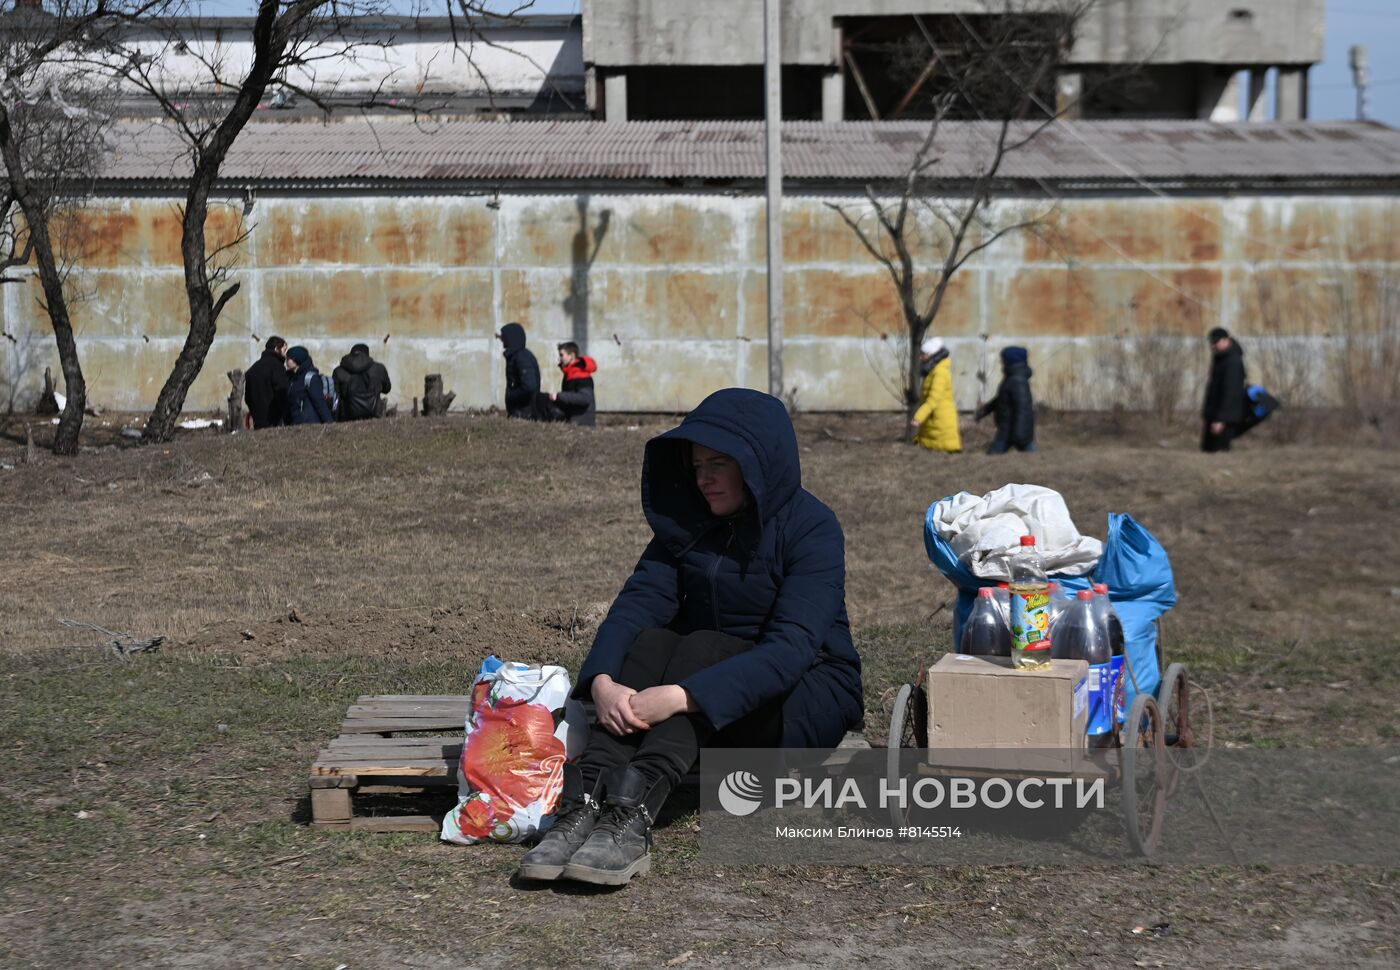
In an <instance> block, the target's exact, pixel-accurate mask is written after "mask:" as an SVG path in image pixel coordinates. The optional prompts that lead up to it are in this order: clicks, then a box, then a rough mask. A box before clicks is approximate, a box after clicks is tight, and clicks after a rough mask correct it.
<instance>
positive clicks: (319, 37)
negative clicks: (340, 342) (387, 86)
mask: <svg viewBox="0 0 1400 970" xmlns="http://www.w3.org/2000/svg"><path fill="white" fill-rule="evenodd" d="M435 2H441V3H442V4H443V5H444V9H445V10H446V12H447V13H448V14H449V16H450V17H451V18H452V23H453V24H454V28H455V26H456V25H460V28H461V29H460V32H459V33H458V34H457V46H458V47H459V48H462V49H464V50H465V52H466V53H467V56H468V58H469V59H470V57H471V53H470V48H471V46H472V45H474V44H476V43H480V42H482V37H481V32H480V29H479V27H478V26H477V25H476V24H475V23H474V22H473V21H472V18H473V17H484V16H489V17H492V18H494V19H495V20H497V21H500V20H501V19H503V17H502V15H501V14H499V13H495V12H493V11H492V10H491V9H489V8H490V7H491V6H492V5H491V3H490V0H435ZM532 2H533V0H529V2H524V3H520V4H519V5H518V6H517V7H516V9H515V10H512V11H510V12H509V13H507V14H506V15H505V17H509V16H510V15H511V14H514V13H516V12H518V11H519V10H521V9H524V8H526V7H528V6H530V3H532ZM256 8H257V9H256V13H255V15H254V18H253V24H252V28H251V36H250V40H251V47H252V55H251V58H249V59H248V60H247V62H246V63H241V62H236V61H235V60H234V59H233V58H231V57H229V56H228V52H227V48H226V47H225V46H223V45H221V44H220V43H218V42H216V41H215V42H211V41H210V40H209V39H208V38H207V37H206V36H205V34H204V32H202V31H201V29H200V25H199V21H198V20H197V19H195V18H188V17H186V18H181V19H176V18H166V19H164V20H162V21H160V22H158V23H148V24H146V25H144V28H143V29H144V31H145V33H144V34H141V35H140V36H139V39H138V35H137V34H136V33H135V32H133V33H132V34H131V35H130V36H128V37H126V38H121V39H117V40H113V42H111V43H110V44H109V45H108V50H107V52H106V55H105V57H104V58H103V59H102V60H101V66H103V67H105V68H106V69H108V70H110V71H112V72H114V73H115V75H116V76H118V77H120V78H121V79H122V80H123V81H124V82H126V83H127V84H130V85H132V86H134V87H135V88H136V89H137V90H139V91H140V92H142V93H144V94H145V95H146V96H148V97H150V98H151V99H152V100H153V101H154V102H155V103H156V104H157V105H158V106H159V109H160V111H161V113H162V114H163V116H164V118H165V120H166V122H167V123H168V124H169V125H170V126H171V127H172V128H173V129H174V130H175V131H176V132H177V133H178V134H179V136H180V138H181V139H182V141H183V143H184V149H185V155H186V157H187V159H188V163H189V184H188V187H187V189H186V193H185V201H184V205H183V208H182V210H181V238H180V252H181V260H182V263H183V266H184V276H185V292H186V294H187V297H188V300H189V308H190V321H189V332H188V334H187V335H186V338H185V343H184V346H183V347H182V348H181V350H180V353H179V355H178V357H177V358H176V360H175V363H174V366H173V367H172V369H171V372H170V376H169V378H167V379H166V382H165V384H164V386H163V387H162V388H161V390H160V394H159V396H158V397H157V398H156V403H155V406H154V407H153V408H152V410H151V415H150V418H149V419H148V420H147V422H146V427H145V430H144V432H143V433H142V438H143V440H145V441H148V442H152V441H166V440H168V439H169V438H170V436H171V435H172V434H173V433H174V431H175V427H176V421H177V420H178V418H179V415H180V411H181V410H182V409H183V407H184V404H185V397H186V395H187V394H188V393H189V389H190V387H191V386H192V385H193V384H194V381H195V379H196V378H197V377H198V376H199V373H200V370H201V369H202V368H203V366H204V361H205V358H206V356H207V355H208V353H209V348H210V347H211V346H212V345H213V342H214V338H215V335H216V334H217V332H218V323H219V317H220V315H221V314H222V313H223V311H224V309H225V308H226V307H227V306H228V304H229V301H231V300H232V299H233V298H234V297H235V296H237V294H238V291H239V288H240V284H239V283H238V282H237V281H236V280H233V279H232V278H231V273H230V271H231V269H232V263H231V256H230V254H231V253H232V252H233V251H234V250H235V249H236V247H237V246H238V245H239V244H240V243H241V242H242V241H243V239H244V238H246V235H247V232H248V229H247V227H244V228H243V229H242V230H241V233H240V234H239V235H238V236H237V237H236V238H235V239H233V240H230V241H228V242H226V243H224V244H223V245H220V246H218V247H216V248H215V249H214V250H212V251H211V250H210V248H209V246H208V241H207V238H206V223H207V221H208V216H209V207H210V196H211V194H212V193H213V192H214V190H215V188H216V186H217V184H218V181H219V175H220V171H221V170H222V167H223V165H224V161H225V160H226V159H227V157H228V154H229V151H230V150H231V149H232V147H233V144H234V142H235V140H236V139H237V138H238V135H239V133H240V132H242V131H243V129H244V127H245V126H246V125H247V123H248V121H249V120H250V119H251V118H252V117H253V113H254V112H255V111H256V110H257V108H258V106H259V104H260V103H262V101H263V99H264V97H265V96H266V95H267V94H268V92H269V91H270V90H272V89H278V90H279V91H280V92H282V93H283V94H284V95H288V96H297V97H301V98H303V99H304V100H306V101H308V102H310V103H311V104H314V105H316V106H317V107H319V108H320V109H321V110H322V111H324V112H326V113H329V112H330V111H331V107H332V103H331V102H332V95H333V94H334V83H333V82H326V81H325V80H324V79H323V78H322V77H321V76H320V74H319V73H318V72H319V71H320V70H321V69H323V68H328V67H330V68H333V67H334V66H335V65H336V64H338V63H343V62H344V61H346V60H347V59H352V60H353V59H355V58H356V57H357V56H360V55H361V54H362V53H363V50H364V49H365V48H374V47H382V46H385V45H387V44H388V43H391V42H392V41H391V40H390V39H388V38H385V37H382V36H377V35H376V34H375V29H376V28H375V27H374V25H373V19H374V18H376V17H380V16H384V15H387V14H388V13H389V12H390V0H256ZM366 25H367V26H366ZM151 31H156V32H157V39H156V40H154V41H152V40H150V39H149V37H148V36H147V35H148V34H149V33H150V32H151ZM176 57H178V58H181V59H182V60H183V63H184V64H185V65H186V66H188V65H189V64H190V63H191V62H193V63H194V64H196V65H197V66H198V68H199V71H198V73H199V74H200V77H199V79H198V80H197V81H193V80H191V79H190V78H189V77H188V75H187V74H185V73H181V72H177V71H175V70H173V69H172V67H171V65H172V63H173V62H174V59H175V58H176ZM472 63H473V64H474V63H475V62H474V61H473V62H472ZM378 94H379V92H373V93H371V94H369V95H368V96H367V97H366V98H365V99H363V100H364V103H360V104H357V105H356V107H357V108H373V107H385V108H387V107H389V105H388V104H387V103H386V102H385V101H381V100H380V99H379V97H378ZM394 107H396V108H397V109H398V110H409V111H412V110H413V104H412V102H411V99H410V101H409V103H407V104H396V105H394Z"/></svg>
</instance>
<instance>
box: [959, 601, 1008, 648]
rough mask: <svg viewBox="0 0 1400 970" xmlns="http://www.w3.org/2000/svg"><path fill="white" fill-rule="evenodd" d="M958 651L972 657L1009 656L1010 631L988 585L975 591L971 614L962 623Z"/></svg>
mask: <svg viewBox="0 0 1400 970" xmlns="http://www.w3.org/2000/svg"><path fill="white" fill-rule="evenodd" d="M958 653H966V654H971V655H972V656H974V657H1009V656H1011V631H1010V630H1008V629H1007V628H1006V623H1005V622H1003V621H1002V618H1001V610H999V609H997V602H996V595H995V593H994V592H993V590H992V588H991V587H990V586H983V587H982V588H981V589H979V590H978V591H977V603H976V604H975V605H974V606H973V607H972V615H970V616H969V617H968V618H967V622H966V623H964V624H963V629H962V640H961V642H960V643H959V644H958Z"/></svg>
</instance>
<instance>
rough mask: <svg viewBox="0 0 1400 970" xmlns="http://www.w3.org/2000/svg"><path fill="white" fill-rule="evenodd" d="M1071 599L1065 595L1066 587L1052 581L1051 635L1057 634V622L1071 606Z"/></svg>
mask: <svg viewBox="0 0 1400 970" xmlns="http://www.w3.org/2000/svg"><path fill="white" fill-rule="evenodd" d="M1069 604H1070V599H1069V597H1068V596H1066V595H1065V588H1064V587H1063V586H1061V585H1060V584H1059V583H1057V582H1054V581H1053V580H1052V581H1051V582H1050V636H1051V639H1053V638H1054V636H1055V624H1056V622H1058V621H1059V619H1060V614H1061V613H1063V612H1064V611H1065V610H1066V609H1068V608H1069Z"/></svg>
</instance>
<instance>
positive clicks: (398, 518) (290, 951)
mask: <svg viewBox="0 0 1400 970" xmlns="http://www.w3.org/2000/svg"><path fill="white" fill-rule="evenodd" d="M892 420H893V419H891V418H888V417H882V418H850V419H838V418H834V417H831V418H828V417H822V416H804V417H802V418H801V419H800V422H799V423H800V432H801V441H802V457H803V461H804V466H805V480H806V484H807V486H808V487H809V488H810V489H811V490H812V491H813V492H815V493H816V494H817V495H818V496H820V497H821V498H823V499H824V500H826V501H827V502H828V503H829V504H830V505H831V506H832V507H833V508H834V509H835V510H836V511H837V513H838V514H839V515H840V517H841V519H842V522H843V523H844V525H845V528H846V534H847V547H848V548H847V553H848V574H849V580H848V596H849V604H850V608H851V612H852V616H853V619H854V621H855V623H856V626H857V636H858V644H859V646H860V647H861V649H862V652H863V655H864V657H865V660H866V682H867V684H866V687H867V709H868V721H869V724H870V732H869V733H870V734H871V735H872V737H874V738H875V739H876V740H879V736H880V735H882V734H883V730H884V729H883V723H884V721H885V720H886V719H887V716H888V715H887V711H886V708H885V707H884V705H885V703H886V698H887V697H888V695H889V693H890V692H891V690H892V689H893V688H894V687H896V686H897V685H898V684H899V683H901V682H902V681H904V680H906V679H908V678H909V677H910V676H911V675H912V674H913V672H914V671H915V670H916V669H917V667H918V666H919V665H920V664H921V663H926V662H928V661H930V660H932V659H934V658H935V657H936V656H937V655H938V654H939V653H941V652H943V651H944V650H946V649H947V647H948V640H949V634H948V630H947V614H946V611H945V610H943V607H944V606H945V604H946V603H947V602H948V601H949V599H950V593H951V590H950V588H949V587H948V586H947V584H946V583H944V582H943V580H942V579H941V578H940V577H939V576H938V575H937V574H936V573H935V572H934V571H933V569H932V568H931V567H930V566H929V564H928V562H927V560H926V558H925V556H924V553H923V548H922V538H921V526H922V517H923V512H924V509H925V508H926V507H927V505H928V504H929V503H930V502H931V501H933V500H935V499H937V498H940V497H942V496H944V495H947V494H950V493H952V492H955V491H958V490H961V489H966V490H969V491H972V492H984V491H987V490H989V489H991V488H994V487H996V486H999V485H1002V484H1005V483H1006V482H1008V481H1030V482H1037V483H1041V484H1045V485H1049V486H1052V487H1054V488H1057V489H1059V490H1060V491H1061V492H1062V493H1063V494H1064V495H1065V497H1066V499H1067V501H1068V503H1069V506H1070V509H1071V511H1072V512H1073V514H1074V515H1075V518H1076V521H1077V522H1078V524H1079V525H1080V527H1081V528H1082V529H1084V530H1085V531H1087V532H1091V533H1096V534H1100V535H1101V534H1102V533H1103V530H1104V518H1105V515H1106V514H1107V512H1109V511H1111V510H1112V511H1118V510H1125V511H1130V512H1132V513H1133V514H1134V515H1135V516H1136V517H1137V518H1138V519H1139V520H1140V521H1142V522H1143V523H1144V524H1145V525H1147V526H1148V527H1149V528H1150V529H1151V530H1152V531H1153V532H1154V533H1155V534H1156V535H1157V536H1158V537H1159V538H1160V539H1161V540H1162V542H1163V543H1164V544H1165V545H1166V547H1167V549H1168V550H1169V552H1170V553H1171V555H1172V558H1173V563H1174V566H1175V569H1176V575H1177V581H1178V585H1179V589H1180V594H1181V604H1180V606H1179V607H1178V609H1177V610H1176V611H1175V613H1173V614H1172V616H1171V617H1170V618H1169V621H1168V622H1169V632H1170V638H1171V641H1170V648H1169V652H1170V653H1171V655H1172V659H1184V660H1186V661H1188V662H1189V663H1191V665H1192V667H1193V670H1194V671H1195V672H1196V674H1197V676H1198V677H1199V679H1200V680H1202V681H1203V682H1204V683H1205V684H1206V685H1207V686H1208V687H1209V688H1210V689H1211V690H1212V692H1213V694H1214V696H1215V698H1216V708H1217V734H1218V736H1219V738H1220V739H1221V740H1227V741H1229V742H1230V743H1235V744H1252V745H1296V744H1309V745H1316V744H1321V745H1334V744H1351V745H1379V744H1387V745H1395V743H1396V741H1395V739H1396V737H1397V728H1396V724H1397V715H1400V700H1397V698H1398V697H1400V694H1397V688H1400V676H1397V673H1396V667H1395V665H1394V663H1393V659H1391V658H1393V656H1394V651H1395V650H1396V649H1397V648H1400V638H1397V635H1396V632H1395V631H1396V630H1397V629H1400V556H1397V555H1396V552H1395V550H1396V548H1397V544H1398V543H1400V526H1397V516H1396V512H1397V506H1400V497H1397V488H1396V486H1397V484H1400V456H1397V455H1395V454H1390V453H1384V452H1377V451H1371V450H1359V449H1355V448H1342V447H1335V448H1329V447H1319V446H1314V445H1306V446H1305V445H1294V446H1289V447H1272V446H1270V444H1269V442H1267V441H1266V440H1264V439H1263V438H1261V439H1258V440H1246V441H1245V442H1244V443H1243V445H1242V446H1241V447H1240V448H1239V449H1237V451H1236V452H1235V453H1233V454H1230V455H1225V456H1204V455H1200V454H1198V453H1196V452H1195V451H1193V450H1192V444H1193V441H1192V438H1191V429H1189V428H1183V429H1179V430H1177V431H1174V432H1171V433H1162V432H1154V433H1152V434H1150V435H1143V434H1138V435H1136V436H1134V437H1132V438H1131V439H1129V440H1132V441H1133V442H1134V444H1133V445H1132V446H1127V445H1125V444H1123V443H1122V441H1123V440H1124V439H1123V438H1122V437H1121V436H1118V435H1111V434H1109V433H1107V432H1109V431H1121V430H1122V429H1121V428H1106V427H1104V426H1101V425H1100V424H1099V423H1096V422H1088V421H1076V420H1070V419H1068V418H1062V419H1059V420H1056V421H1051V422H1048V423H1047V425H1046V426H1045V428H1044V430H1043V432H1042V436H1041V437H1042V446H1043V449H1044V450H1043V452H1042V453H1041V454H1039V455H1035V456H1011V457H1005V458H1000V459H996V458H990V457H986V456H983V455H981V454H980V453H971V452H970V453H968V454H965V455H961V456H954V457H947V456H933V455H928V454H925V453H922V452H920V451H918V450H916V449H912V448H909V447H906V446H903V445H900V444H898V443H896V442H894V441H892V440H891V430H892V428H891V421H892ZM661 423H662V422H661V420H660V419H646V420H636V421H635V422H634V423H633V424H627V423H626V422H625V421H623V422H619V423H616V424H612V425H610V426H607V427H602V428H599V429H597V430H595V431H592V432H588V431H583V430H577V429H569V428H561V427H537V426H528V425H524V424H520V423H514V422H511V423H507V422H505V421H503V420H499V419H496V418H491V417H474V418H461V417H454V418H449V419H442V420H399V421H395V422H388V423H381V424H378V425H374V426H367V425H360V426H346V427H335V428H328V429H284V430H279V431H274V432H267V433H261V434H258V435H255V436H249V435H238V436H235V437H233V438H228V437H223V436H219V435H216V434H190V435H187V436H185V437H183V438H182V439H180V440H179V441H177V442H175V443H173V444H172V445H170V446H168V447H165V448H112V449H108V450H99V451H96V452H94V453H89V454H85V455H83V456H81V457H79V458H78V459H75V460H71V461H62V462H60V461H57V460H54V459H51V458H48V457H46V456H42V455H41V456H40V460H39V461H38V462H37V463H36V464H33V465H23V466H20V467H17V468H13V469H10V470H0V505H2V506H3V508H4V509H5V530H4V538H5V547H6V548H5V553H6V561H7V563H8V566H7V568H6V569H5V570H3V571H0V678H3V679H0V684H3V691H4V693H3V696H0V704H3V709H4V711H5V715H4V718H3V721H0V724H2V725H3V727H0V771H3V775H2V776H0V777H3V782H0V857H3V859H4V862H5V866H6V869H7V877H6V878H5V879H4V880H3V881H0V961H3V962H4V963H5V964H8V965H25V966H35V967H87V966H103V967H119V966H187V965H189V966H194V965H202V966H217V967H242V966H250V967H251V966H265V965H268V964H277V965H295V966H309V967H327V968H330V967H336V966H338V965H340V964H346V965H348V966H350V967H354V968H361V967H390V966H421V967H426V966H431V967H439V966H441V967H452V966H463V965H487V964H496V963H499V962H500V961H502V960H510V961H511V962H512V963H516V964H519V965H525V966H533V965H544V964H550V965H559V964H560V963H563V964H566V965H568V964H574V963H581V962H583V961H584V960H585V959H587V960H589V961H591V962H599V963H603V964H607V965H634V966H656V965H659V964H661V963H664V962H666V961H668V960H675V961H679V962H677V963H675V964H673V965H677V966H679V965H685V966H687V967H695V966H728V965H734V964H739V965H747V964H760V963H761V964H763V965H778V966H798V965H808V964H812V963H841V964H847V963H865V962H869V963H872V964H875V965H904V964H911V965H912V964H914V963H920V964H922V963H925V962H927V961H928V960H929V959H930V958H933V959H936V960H937V961H938V962H941V963H943V964H946V965H965V966H983V965H1010V966H1022V965H1045V966H1067V965H1090V966H1124V965H1129V966H1131V965H1137V966H1176V967H1199V966H1257V967H1278V966H1297V967H1308V966H1317V965H1322V964H1329V965H1355V966H1368V967H1370V966H1375V967H1382V966H1384V967H1389V966H1393V965H1394V964H1395V961H1396V959H1397V953H1400V949H1398V948H1400V929H1397V917H1400V914H1398V913H1397V909H1400V891H1397V876H1396V873H1395V872H1394V871H1391V870H1383V869H1369V870H1357V869H1342V868H1331V869H1315V868H1314V869H1262V868H1257V867H1249V868H1240V867H1230V868H1226V867H1221V868H1216V869H1201V868H1172V867H1165V868H1146V867H1144V868H1128V869H1085V870H1073V871H1063V870H1050V869H1021V868H1010V867H1005V868H974V869H901V870H889V869H883V868H882V869H878V870H877V869H873V868H872V869H811V870H798V869H782V870H775V869H761V868H750V869H722V870H721V869H716V868H715V867H714V866H707V865H705V864H704V862H703V860H702V859H700V858H698V855H697V844H696V839H695V828H696V823H695V818H694V816H693V815H690V814H685V813H682V814H680V815H679V816H678V817H676V818H675V819H673V820H672V822H671V823H670V824H669V825H668V826H666V828H665V829H664V830H663V831H662V833H661V836H660V839H659V850H658V853H657V859H656V864H655V867H654V869H653V871H652V873H651V874H650V875H649V876H647V877H646V878H645V879H643V880H641V881H640V882H638V883H637V884H636V885H634V886H632V887H629V888H628V889H627V890H625V891H623V892H619V893H604V894H596V895H595V894H589V893H583V892H581V891H579V892H576V891H572V890H568V889H565V890H564V891H562V892H556V891H551V890H535V891H529V890H526V889H522V888H518V887H515V886H512V884H511V882H510V879H509V875H510V872H511V870H512V869H513V867H514V863H515V859H516V856H517V850H514V849H509V848H491V847H482V848H476V849H461V848H453V847H448V846H446V845H441V844H438V843H436V842H435V841H434V840H433V839H432V838H428V837H422V836H406V835H392V836H385V835H362V834H356V835H344V834H338V833H329V832H321V831H316V830H312V829H309V828H307V827H306V825H305V822H306V819H307V800H306V791H305V776H306V768H307V765H308V764H309V763H310V761H311V759H312V757H313V756H314V754H315V751H316V750H317V748H318V746H319V745H320V744H321V743H323V742H324V741H325V740H326V739H327V738H329V737H330V736H331V735H332V734H334V732H335V728H336V725H337V724H338V722H339V719H340V716H341V715H342V714H343V713H344V710H345V707H346V706H347V705H348V703H349V702H350V701H352V700H353V699H354V697H355V696H357V695H358V694H361V693H394V692H401V693H420V692H421V693H439V692H441V693H446V692H458V691H460V690H462V689H463V688H464V686H465V685H466V683H467V682H468V681H469V680H470V677H471V676H472V674H473V672H474V671H475V669H476V666H477V663H478V662H479V660H480V658H481V657H482V656H483V655H484V654H486V653H488V652H493V651H494V652H497V653H500V654H502V655H508V656H511V657H514V658H521V659H541V660H543V659H549V660H554V661H558V662H564V663H567V664H569V665H571V666H575V667H576V665H577V663H578V661H579V660H580V659H581V657H582V655H583V653H584V651H585V650H586V648H587V645H588V639H587V632H588V629H589V623H590V622H591V619H592V618H593V617H595V616H596V614H597V610H598V607H599V604H605V603H606V602H607V601H608V599H609V598H610V597H611V596H612V595H613V594H614V593H615V592H616V590H617V588H618V587H619V586H620V584H621V582H622V580H623V579H624V578H625V576H626V575H627V573H628V571H629V570H630V568H631V566H632V564H633V562H634V560H635V557H636V555H637V553H638V552H639V551H640V549H641V547H642V545H643V543H644V541H645V539H646V529H645V525H644V523H643V521H642V519H641V515H640V512H639V510H638V504H637V481H638V470H639V461H640V456H641V450H642V445H643V443H644V442H645V440H646V438H647V436H648V435H649V434H651V433H653V432H654V431H655V430H657V429H658V428H659V427H660V426H661ZM17 427H18V426H17V425H16V424H15V423H13V422H12V423H10V424H9V425H8V426H6V427H3V428H0V434H4V435H5V436H6V438H8V439H9V440H10V441H11V442H13V441H14V440H15V438H16V435H18V437H19V440H22V430H19V431H17ZM94 432H96V433H97V434H98V435H100V434H101V429H100V428H97V429H94ZM984 434H985V429H983V428H978V429H975V430H970V431H969V433H968V447H969V448H970V449H972V448H976V447H977V446H978V443H979V441H980V440H982V439H981V438H980V437H979V436H980V435H984ZM93 440H94V441H95V442H96V443H98V444H105V443H106V440H107V439H103V438H101V437H94V439H93ZM17 453H18V446H17V445H13V444H4V443H2V442H0V459H3V460H4V461H6V462H10V461H12V460H13V458H14V457H15V456H16V455H17ZM65 617H67V618H74V619H79V620H84V621H90V622H94V623H97V624H100V625H101V626H103V627H106V628H108V629H113V630H126V631H131V632H133V633H136V634H138V635H141V636H149V635H153V634H158V633H159V634H166V635H167V636H169V637H171V638H172V639H171V641H170V642H168V643H167V644H166V645H165V646H164V647H163V648H162V649H161V651H160V652H159V653H156V654H149V655H143V656H140V657H137V658H135V659H133V660H132V661H130V662H128V663H122V662H120V661H118V660H115V659H113V658H111V657H109V656H106V655H104V654H103V653H102V652H101V651H100V650H99V649H98V648H97V646H96V644H97V643H98V642H99V641H100V639H101V637H99V636H98V635H96V634H89V633H85V632H82V631H78V630H73V629H70V628H66V627H63V626H60V625H59V623H58V620H59V619H60V618H65ZM79 813H85V814H84V815H83V817H81V818H80V817H78V815H79ZM1159 917H1160V918H1163V919H1167V920H1170V921H1171V923H1172V932H1171V935H1170V936H1168V937H1166V938H1165V939H1158V940H1146V941H1145V940H1144V939H1142V938H1141V937H1139V936H1134V935H1133V934H1132V933H1131V930H1132V927H1133V926H1134V925H1137V924H1138V923H1140V922H1141V921H1142V920H1143V919H1145V918H1152V919H1154V920H1155V919H1156V918H1159ZM687 954H689V955H688V956H687ZM682 958H684V959H682Z"/></svg>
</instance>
